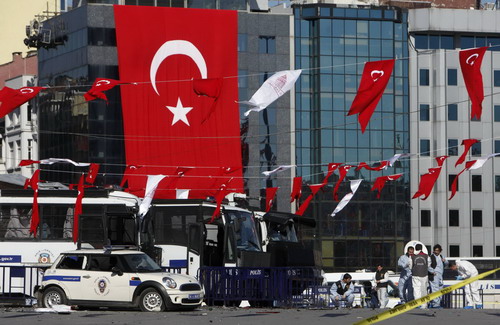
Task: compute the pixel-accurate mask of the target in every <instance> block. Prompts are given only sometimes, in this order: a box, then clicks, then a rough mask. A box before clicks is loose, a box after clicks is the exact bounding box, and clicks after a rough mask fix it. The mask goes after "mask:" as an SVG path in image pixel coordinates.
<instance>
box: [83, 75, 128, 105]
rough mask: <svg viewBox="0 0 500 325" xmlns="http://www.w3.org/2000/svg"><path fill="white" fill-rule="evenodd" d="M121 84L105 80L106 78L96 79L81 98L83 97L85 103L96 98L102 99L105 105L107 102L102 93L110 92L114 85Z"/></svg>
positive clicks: (117, 81) (118, 81)
mask: <svg viewBox="0 0 500 325" xmlns="http://www.w3.org/2000/svg"><path fill="white" fill-rule="evenodd" d="M120 83H122V82H121V81H120V80H114V79H106V78H97V79H96V80H95V81H94V84H93V85H92V88H90V89H89V91H87V92H86V93H85V94H83V97H85V100H86V101H90V100H94V99H97V98H100V99H104V100H105V101H106V103H107V102H108V97H106V95H105V94H104V93H103V91H106V90H110V89H111V88H113V87H114V86H116V85H119V84H120Z"/></svg>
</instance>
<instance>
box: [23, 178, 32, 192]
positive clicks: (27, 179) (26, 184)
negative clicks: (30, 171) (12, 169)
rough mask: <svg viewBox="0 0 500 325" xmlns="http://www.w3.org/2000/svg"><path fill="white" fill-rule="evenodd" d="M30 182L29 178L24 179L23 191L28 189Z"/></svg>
mask: <svg viewBox="0 0 500 325" xmlns="http://www.w3.org/2000/svg"><path fill="white" fill-rule="evenodd" d="M30 181H31V180H30V179H29V178H26V179H25V180H24V186H23V189H25V190H26V189H28V187H29V186H30Z"/></svg>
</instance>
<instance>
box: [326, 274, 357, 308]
mask: <svg viewBox="0 0 500 325" xmlns="http://www.w3.org/2000/svg"><path fill="white" fill-rule="evenodd" d="M351 279H352V276H351V275H350V274H349V273H346V274H344V276H343V277H342V280H339V281H337V282H335V283H334V284H333V285H332V287H331V288H330V296H331V299H332V300H333V304H334V305H335V307H339V306H340V301H341V300H344V301H346V307H348V308H351V307H352V303H353V302H354V286H352V285H351Z"/></svg>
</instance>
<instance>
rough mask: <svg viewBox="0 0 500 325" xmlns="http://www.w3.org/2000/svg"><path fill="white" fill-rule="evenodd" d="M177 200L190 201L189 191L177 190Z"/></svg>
mask: <svg viewBox="0 0 500 325" xmlns="http://www.w3.org/2000/svg"><path fill="white" fill-rule="evenodd" d="M175 198H176V199H182V200H185V199H188V198H189V190H175Z"/></svg>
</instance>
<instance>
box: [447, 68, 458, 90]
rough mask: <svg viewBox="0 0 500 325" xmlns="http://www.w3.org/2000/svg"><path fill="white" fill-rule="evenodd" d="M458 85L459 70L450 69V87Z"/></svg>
mask: <svg viewBox="0 0 500 325" xmlns="http://www.w3.org/2000/svg"><path fill="white" fill-rule="evenodd" d="M456 85H457V69H448V86H456Z"/></svg>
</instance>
